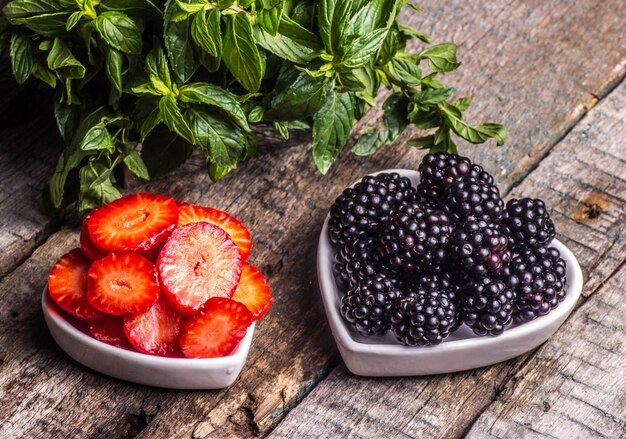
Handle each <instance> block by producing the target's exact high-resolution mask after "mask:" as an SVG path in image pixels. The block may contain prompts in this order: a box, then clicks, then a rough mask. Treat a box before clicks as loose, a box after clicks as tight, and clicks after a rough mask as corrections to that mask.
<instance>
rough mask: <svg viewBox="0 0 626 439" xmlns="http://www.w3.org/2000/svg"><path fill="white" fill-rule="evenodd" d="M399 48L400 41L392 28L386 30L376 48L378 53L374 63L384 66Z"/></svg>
mask: <svg viewBox="0 0 626 439" xmlns="http://www.w3.org/2000/svg"><path fill="white" fill-rule="evenodd" d="M399 48H400V43H399V42H398V37H397V36H396V33H395V32H394V31H393V30H390V31H389V32H387V36H386V37H385V40H384V41H383V44H381V46H380V48H379V49H378V54H377V55H376V64H377V65H380V66H384V65H386V64H387V63H389V62H390V61H391V60H392V59H393V57H394V56H395V55H396V53H397V52H398V50H399Z"/></svg>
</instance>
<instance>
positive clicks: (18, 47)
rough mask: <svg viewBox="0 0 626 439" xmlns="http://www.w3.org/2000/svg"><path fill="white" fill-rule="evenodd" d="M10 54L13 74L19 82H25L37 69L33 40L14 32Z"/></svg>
mask: <svg viewBox="0 0 626 439" xmlns="http://www.w3.org/2000/svg"><path fill="white" fill-rule="evenodd" d="M10 55H11V69H12V71H13V76H15V80H16V81H17V83H18V84H23V83H24V82H26V80H27V79H28V77H29V76H30V75H31V73H33V70H34V69H35V56H34V48H33V44H32V42H31V41H30V40H29V39H28V38H26V37H24V36H22V35H20V34H13V36H12V37H11V45H10Z"/></svg>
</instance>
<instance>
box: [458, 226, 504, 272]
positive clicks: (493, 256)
mask: <svg viewBox="0 0 626 439" xmlns="http://www.w3.org/2000/svg"><path fill="white" fill-rule="evenodd" d="M449 254H450V262H451V263H452V264H454V265H453V269H455V270H456V271H457V274H458V275H460V276H461V277H463V276H467V275H469V276H474V277H478V276H483V275H485V274H492V275H494V274H495V275H497V274H499V273H500V272H501V271H502V270H503V269H504V267H505V266H506V264H507V263H508V261H509V258H510V253H509V251H508V239H507V238H506V236H504V235H503V234H501V233H500V232H499V231H498V228H497V227H495V226H493V225H490V224H487V223H486V222H485V221H468V222H466V223H465V224H463V225H461V226H459V227H457V229H456V230H455V231H454V233H453V235H452V238H451V240H450V248H449Z"/></svg>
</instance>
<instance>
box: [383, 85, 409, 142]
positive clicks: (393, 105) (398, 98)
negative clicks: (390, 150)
mask: <svg viewBox="0 0 626 439" xmlns="http://www.w3.org/2000/svg"><path fill="white" fill-rule="evenodd" d="M407 106H408V99H406V98H405V97H404V95H403V94H402V93H394V94H392V95H390V96H389V97H388V98H387V100H386V101H385V103H384V104H383V111H384V113H383V122H384V124H385V127H386V128H387V142H388V143H391V142H394V141H395V140H396V139H397V138H398V137H399V136H400V135H401V134H402V133H403V132H404V130H405V129H406V127H407V125H408V124H409V120H408V115H407V113H408V112H407Z"/></svg>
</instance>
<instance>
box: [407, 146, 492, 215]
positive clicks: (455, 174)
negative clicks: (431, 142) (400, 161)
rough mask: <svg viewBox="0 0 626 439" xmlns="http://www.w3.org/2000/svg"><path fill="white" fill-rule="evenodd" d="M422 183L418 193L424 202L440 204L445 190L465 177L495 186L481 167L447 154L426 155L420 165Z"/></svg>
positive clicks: (462, 158)
mask: <svg viewBox="0 0 626 439" xmlns="http://www.w3.org/2000/svg"><path fill="white" fill-rule="evenodd" d="M418 171H419V173H420V183H419V185H418V186H417V192H418V194H419V195H420V197H421V198H422V199H423V200H426V201H430V202H435V203H436V202H438V201H439V200H440V199H441V198H442V197H443V195H444V191H445V189H446V188H447V187H448V186H450V185H451V184H452V183H454V182H455V181H459V180H461V179H462V178H464V177H471V178H474V179H475V180H476V181H479V182H482V183H489V184H493V177H492V176H491V175H489V173H487V172H486V171H485V170H484V169H483V168H482V167H481V166H479V165H475V164H472V162H471V161H470V160H469V159H468V158H467V157H462V156H459V155H456V154H448V153H445V152H437V153H433V154H426V155H425V156H424V158H423V159H422V163H420V165H419V168H418Z"/></svg>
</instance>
